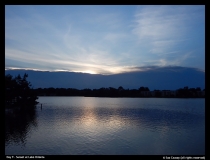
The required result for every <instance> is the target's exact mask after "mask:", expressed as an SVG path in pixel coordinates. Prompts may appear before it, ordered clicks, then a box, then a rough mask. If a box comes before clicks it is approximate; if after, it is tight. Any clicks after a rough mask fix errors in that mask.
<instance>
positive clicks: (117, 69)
mask: <svg viewBox="0 0 210 160" xmlns="http://www.w3.org/2000/svg"><path fill="white" fill-rule="evenodd" d="M147 66H148V67H149V66H163V67H164V66H183V67H193V68H198V69H200V70H202V71H205V6H204V5H188V6H185V5H169V6H168V5H164V6H160V5H154V6H153V5H140V6H138V5H84V6H83V5H14V6H13V5H6V6H5V69H17V68H19V69H33V70H43V71H73V72H84V73H93V74H94V73H98V74H115V73H122V72H129V71H137V70H139V71H141V70H144V69H145V68H147Z"/></svg>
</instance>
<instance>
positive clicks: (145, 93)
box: [33, 86, 205, 98]
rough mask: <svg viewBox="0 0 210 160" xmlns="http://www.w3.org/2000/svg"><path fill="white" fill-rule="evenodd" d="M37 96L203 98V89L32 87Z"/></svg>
mask: <svg viewBox="0 0 210 160" xmlns="http://www.w3.org/2000/svg"><path fill="white" fill-rule="evenodd" d="M33 90H34V92H35V94H36V95H37V96H82V97H110V98H112V97H113V98H123V97H125V98H150V97H151V98H153V97H154V98H205V89H204V90H201V89H200V88H199V87H197V88H189V89H188V87H184V88H180V89H177V90H173V91H171V90H154V91H150V90H149V88H148V87H140V88H139V89H131V90H130V89H124V88H123V87H121V86H120V87H119V88H118V89H116V88H112V87H109V88H100V89H93V90H91V89H83V90H78V89H73V88H67V89H66V88H52V87H51V88H44V89H43V88H38V89H33Z"/></svg>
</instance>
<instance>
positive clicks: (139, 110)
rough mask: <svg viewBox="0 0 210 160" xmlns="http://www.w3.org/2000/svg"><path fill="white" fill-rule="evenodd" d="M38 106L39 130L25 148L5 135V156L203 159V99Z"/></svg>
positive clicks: (56, 101) (70, 100)
mask: <svg viewBox="0 0 210 160" xmlns="http://www.w3.org/2000/svg"><path fill="white" fill-rule="evenodd" d="M39 101H40V102H41V103H42V104H43V109H42V110H40V108H39V107H37V117H36V123H37V125H36V126H35V127H31V128H30V129H28V131H27V133H25V135H27V136H25V140H24V145H22V144H20V143H19V144H17V143H15V142H13V139H12V138H10V137H9V135H10V132H9V131H7V132H6V135H8V136H7V137H9V138H7V139H8V140H6V141H5V154H15V155H18V154H25V155H26V154H33V155H37V154H38V155H39V154H41V155H47V154H67V155H68V154H146V155H148V154H164V155H166V154H179V155H180V154H182V155H186V154H188V155H191V154H205V147H204V146H205V117H204V115H205V114H204V113H205V103H204V99H164V98H161V99H158V98H149V99H144V98H91V97H89V98H88V97H40V98H39ZM15 139H18V138H15ZM180 144H182V145H180ZM198 146H199V147H198Z"/></svg>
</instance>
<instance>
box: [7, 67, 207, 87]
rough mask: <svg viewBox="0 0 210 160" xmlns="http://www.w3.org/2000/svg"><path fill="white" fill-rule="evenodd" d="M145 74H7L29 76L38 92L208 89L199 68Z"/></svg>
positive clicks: (148, 69)
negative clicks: (51, 89) (111, 88)
mask: <svg viewBox="0 0 210 160" xmlns="http://www.w3.org/2000/svg"><path fill="white" fill-rule="evenodd" d="M136 69H139V70H142V71H135V72H126V73H120V74H113V75H100V74H87V73H75V72H64V71H63V72H46V71H31V70H5V74H11V75H17V74H20V75H23V74H24V73H25V72H26V73H28V75H29V78H28V79H29V81H30V82H31V83H32V85H33V87H34V88H39V87H41V88H48V87H54V88H76V89H84V88H90V89H94V88H101V87H115V88H118V87H119V86H123V87H124V88H125V89H127V88H129V89H134V88H135V89H138V88H139V87H141V86H145V87H149V89H150V90H154V89H170V90H175V89H179V88H182V87H184V86H188V87H201V88H205V72H203V71H200V70H198V69H196V68H188V67H180V66H166V67H157V66H147V67H137V68H136ZM143 70H144V71H143Z"/></svg>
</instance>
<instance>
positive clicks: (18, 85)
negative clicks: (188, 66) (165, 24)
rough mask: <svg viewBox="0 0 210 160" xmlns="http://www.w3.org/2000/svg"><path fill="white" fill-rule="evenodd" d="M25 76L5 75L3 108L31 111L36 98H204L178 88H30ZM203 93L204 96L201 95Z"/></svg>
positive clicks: (193, 92) (194, 90)
mask: <svg viewBox="0 0 210 160" xmlns="http://www.w3.org/2000/svg"><path fill="white" fill-rule="evenodd" d="M27 77H28V75H27V74H24V75H23V77H21V76H20V75H18V76H15V77H13V76H11V75H10V74H8V75H5V107H6V108H13V109H19V110H20V109H21V110H29V109H33V108H34V106H35V105H36V104H38V102H37V101H36V100H37V99H38V96H86V97H177V98H196V97H205V89H204V90H203V91H204V92H202V90H201V89H200V87H197V88H188V87H184V88H180V89H178V90H176V91H175V92H174V91H170V90H154V91H150V89H149V88H148V87H144V86H141V87H140V88H138V89H124V88H123V87H122V86H120V87H118V88H113V87H109V88H100V89H89V88H86V89H81V90H79V89H74V88H53V87H50V88H37V89H33V88H31V83H30V82H28V81H27ZM203 93H204V94H203Z"/></svg>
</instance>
